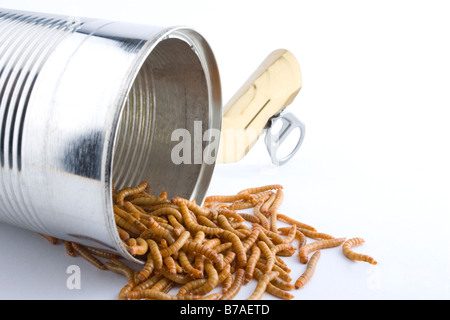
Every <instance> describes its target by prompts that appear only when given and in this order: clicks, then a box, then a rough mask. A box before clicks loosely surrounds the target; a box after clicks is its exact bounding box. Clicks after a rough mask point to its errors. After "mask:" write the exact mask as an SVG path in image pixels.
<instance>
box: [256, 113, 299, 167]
mask: <svg viewBox="0 0 450 320" xmlns="http://www.w3.org/2000/svg"><path fill="white" fill-rule="evenodd" d="M278 120H281V122H282V127H281V129H280V130H279V131H278V132H276V133H274V132H272V131H273V130H272V128H273V125H274V123H275V122H277V121H278ZM267 125H268V128H267V130H266V137H265V142H266V147H267V151H268V152H269V155H270V158H271V160H272V163H273V164H274V165H277V166H281V165H283V164H285V163H286V162H288V161H289V160H290V159H291V158H292V157H293V156H294V154H295V153H296V152H297V151H298V149H299V148H300V146H301V145H302V143H303V139H304V137H305V125H304V124H303V123H302V122H301V121H300V120H298V119H297V117H296V116H295V115H294V114H292V113H290V112H289V113H279V114H278V115H275V116H273V117H272V118H270V119H269V121H268V122H267ZM296 128H299V129H300V137H299V139H298V141H297V144H296V145H295V147H294V149H293V150H292V151H291V152H290V153H289V154H288V155H287V156H285V157H283V158H281V159H279V158H278V157H277V151H278V148H279V147H280V146H281V144H282V143H283V142H284V140H285V139H286V138H287V137H288V136H289V134H290V133H291V132H292V130H294V129H296Z"/></svg>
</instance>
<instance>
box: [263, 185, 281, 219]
mask: <svg viewBox="0 0 450 320" xmlns="http://www.w3.org/2000/svg"><path fill="white" fill-rule="evenodd" d="M283 199H284V192H283V190H281V189H278V190H277V195H276V197H275V200H274V201H273V203H272V205H271V206H270V208H269V210H267V213H268V214H269V215H273V214H274V213H275V212H277V211H278V209H279V208H280V206H281V203H282V202H283Z"/></svg>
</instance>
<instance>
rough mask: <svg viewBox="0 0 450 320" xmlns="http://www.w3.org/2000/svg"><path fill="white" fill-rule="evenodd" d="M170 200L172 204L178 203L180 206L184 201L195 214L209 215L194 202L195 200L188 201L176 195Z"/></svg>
mask: <svg viewBox="0 0 450 320" xmlns="http://www.w3.org/2000/svg"><path fill="white" fill-rule="evenodd" d="M172 202H173V203H174V204H178V205H179V206H180V204H181V203H184V204H185V205H186V207H187V208H188V209H189V210H191V211H192V212H194V213H195V214H196V215H200V216H208V215H209V211H208V210H205V209H204V208H202V207H200V206H199V205H197V204H196V203H195V200H192V201H189V200H186V199H183V198H180V197H176V198H174V199H172Z"/></svg>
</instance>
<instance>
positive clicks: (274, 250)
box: [270, 243, 295, 255]
mask: <svg viewBox="0 0 450 320" xmlns="http://www.w3.org/2000/svg"><path fill="white" fill-rule="evenodd" d="M270 250H271V251H272V253H273V254H274V255H276V254H278V253H280V252H281V251H295V248H294V247H292V246H291V244H290V243H282V244H278V245H276V246H275V247H273V248H271V249H270ZM291 255H292V254H291Z"/></svg>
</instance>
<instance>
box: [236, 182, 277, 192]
mask: <svg viewBox="0 0 450 320" xmlns="http://www.w3.org/2000/svg"><path fill="white" fill-rule="evenodd" d="M273 189H283V186H281V185H279V184H269V185H266V186H262V187H257V188H248V189H244V190H241V191H239V192H238V194H242V193H250V194H253V193H259V192H263V191H266V190H273Z"/></svg>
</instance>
